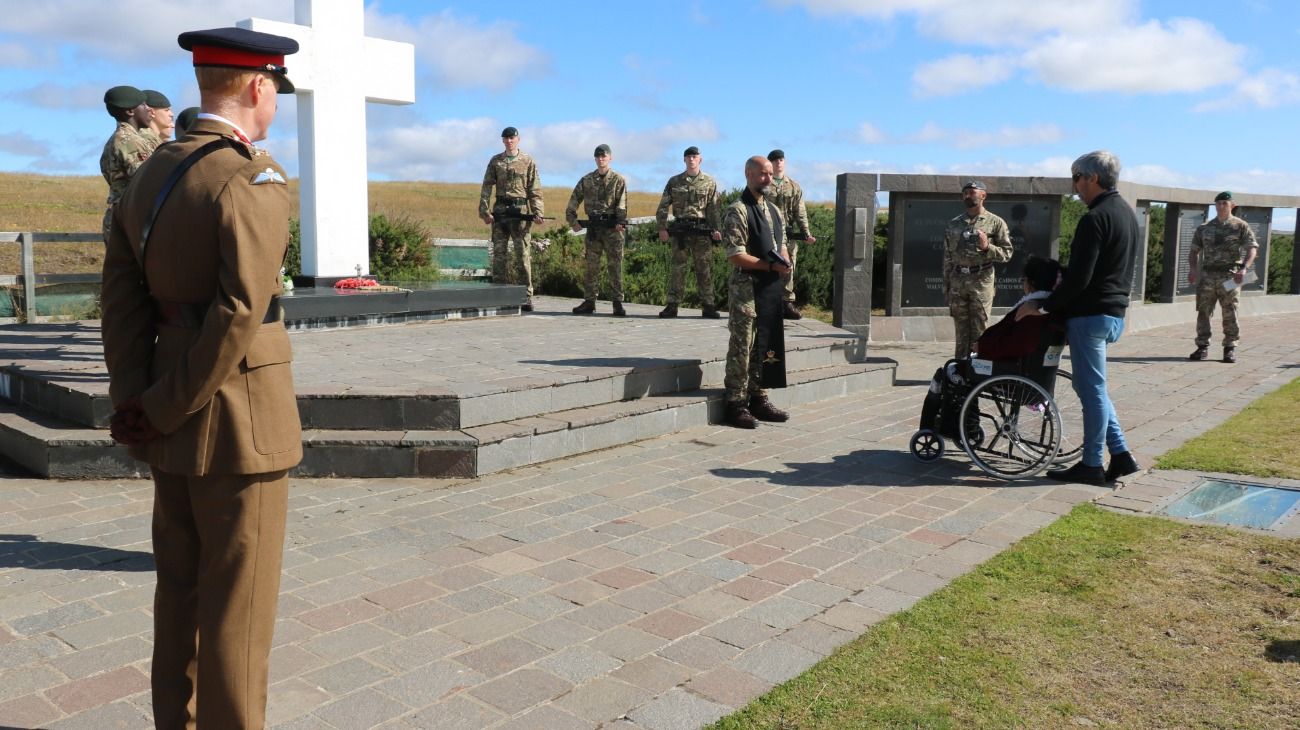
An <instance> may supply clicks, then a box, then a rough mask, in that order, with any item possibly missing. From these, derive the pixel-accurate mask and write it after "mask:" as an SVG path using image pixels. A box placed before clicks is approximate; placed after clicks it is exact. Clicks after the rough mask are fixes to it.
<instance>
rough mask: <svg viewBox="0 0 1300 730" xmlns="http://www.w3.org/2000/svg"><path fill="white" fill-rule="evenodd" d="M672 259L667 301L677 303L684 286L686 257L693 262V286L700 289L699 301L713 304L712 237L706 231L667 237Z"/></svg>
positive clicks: (707, 304) (679, 300)
mask: <svg viewBox="0 0 1300 730" xmlns="http://www.w3.org/2000/svg"><path fill="white" fill-rule="evenodd" d="M668 245H669V246H671V247H672V251H673V261H672V266H671V269H670V271H669V272H668V303H669V304H679V303H681V301H682V292H683V291H685V288H686V259H687V257H688V256H689V257H690V258H691V259H692V260H694V262H695V287H696V288H697V289H699V291H700V302H701V303H703V304H704V306H706V307H712V306H713V237H712V236H710V235H708V234H707V233H702V234H696V233H689V234H685V235H675V236H673V237H672V238H670V239H669V243H668Z"/></svg>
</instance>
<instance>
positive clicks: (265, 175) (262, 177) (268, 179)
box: [252, 167, 288, 185]
mask: <svg viewBox="0 0 1300 730" xmlns="http://www.w3.org/2000/svg"><path fill="white" fill-rule="evenodd" d="M267 183H275V184H277V185H288V183H286V182H285V181H284V175H281V174H280V173H279V172H276V171H275V169H273V168H270V167H268V168H266V169H265V170H263V171H261V172H259V173H257V175H255V176H253V183H252V184H253V185H265V184H267Z"/></svg>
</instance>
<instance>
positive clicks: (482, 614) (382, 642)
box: [0, 315, 1300, 730]
mask: <svg viewBox="0 0 1300 730" xmlns="http://www.w3.org/2000/svg"><path fill="white" fill-rule="evenodd" d="M1297 328H1300V316H1297V315H1286V316H1279V317H1274V318H1270V319H1267V320H1265V319H1261V318H1252V319H1249V320H1246V321H1244V322H1243V331H1244V332H1245V333H1246V336H1247V338H1248V339H1247V341H1246V342H1245V343H1244V344H1243V346H1242V347H1241V348H1240V349H1239V354H1240V357H1241V362H1240V363H1239V364H1237V365H1235V366H1229V365H1223V364H1220V363H1189V362H1187V361H1185V360H1184V359H1183V358H1184V356H1185V355H1186V353H1187V352H1188V351H1190V349H1191V344H1190V339H1191V338H1190V335H1191V332H1190V331H1188V328H1187V327H1185V326H1182V327H1178V328H1161V329H1154V330H1148V331H1146V332H1142V333H1139V334H1136V335H1133V336H1130V337H1126V338H1125V339H1124V340H1123V341H1121V342H1120V343H1119V344H1118V345H1117V346H1116V347H1115V348H1114V349H1113V350H1112V354H1113V359H1112V363H1113V365H1112V380H1113V392H1114V393H1115V395H1116V400H1117V402H1118V406H1119V411H1120V415H1121V420H1122V421H1123V422H1124V423H1125V425H1126V427H1127V429H1128V433H1129V437H1130V439H1131V441H1132V444H1133V446H1134V448H1135V450H1136V451H1137V452H1138V454H1139V456H1140V457H1141V458H1142V460H1143V461H1144V462H1149V461H1150V460H1151V458H1152V457H1153V456H1155V455H1156V454H1158V453H1160V452H1163V451H1164V450H1166V449H1168V448H1170V447H1171V446H1174V445H1177V444H1179V443H1181V442H1182V441H1184V440H1185V439H1187V438H1188V437H1190V436H1193V435H1195V434H1198V433H1200V432H1202V431H1204V430H1206V429H1207V428H1210V427H1212V426H1213V425H1215V424H1217V423H1219V422H1221V421H1222V420H1223V419H1225V418H1227V417H1228V416H1229V415H1231V414H1233V413H1235V412H1236V411H1238V410H1239V409H1240V408H1241V407H1242V406H1244V405H1245V404H1246V403H1248V402H1249V401H1250V400H1252V399H1253V398H1255V397H1257V396H1259V395H1261V394H1263V393H1266V392H1268V391H1271V390H1273V389H1275V388H1277V387H1278V386H1279V385H1281V384H1282V383H1284V382H1287V381H1288V380H1290V379H1291V378H1293V377H1295V376H1296V375H1297V374H1300V373H1297V371H1296V370H1295V369H1294V368H1295V367H1296V363H1297V362H1298V361H1300V340H1297V338H1296V337H1295V334H1294V333H1295V331H1296V330H1297ZM948 347H949V346H947V345H944V344H942V343H928V344H923V345H908V346H903V345H893V346H886V345H878V346H873V348H872V352H871V354H872V355H877V356H880V355H883V356H888V357H894V358H896V359H898V360H899V362H900V366H901V367H900V371H899V378H900V380H901V383H900V386H899V387H895V388H891V389H887V390H882V391H877V392H871V393H864V394H861V395H858V396H854V397H849V398H842V399H837V400H833V401H824V402H822V403H819V404H816V405H814V406H810V407H804V408H801V409H799V410H798V412H797V413H796V414H795V417H794V419H793V420H792V421H791V422H790V423H788V424H783V425H779V426H770V425H765V426H763V427H762V428H761V429H759V430H758V431H739V430H734V429H727V428H718V427H707V428H703V427H702V428H696V429H692V430H690V431H687V432H683V433H679V434H676V435H673V436H668V437H663V438H658V439H654V440H651V441H645V442H641V443H636V444H630V445H627V446H623V447H619V448H615V449H610V450H607V451H602V452H597V453H594V454H588V455H584V456H580V457H574V458H570V459H566V460H563V461H558V462H552V463H548V464H544V465H540V466H536V467H529V468H525V469H520V470H517V471H513V472H508V473H503V474H498V475H493V476H491V477H487V478H483V479H479V480H474V481H465V482H450V481H420V480H295V481H294V482H293V486H292V494H291V500H292V501H291V509H292V511H291V515H290V521H289V534H288V541H287V545H286V549H287V554H286V560H285V572H284V583H283V592H282V598H281V602H280V623H279V625H278V627H277V631H276V648H275V651H274V654H273V657H272V681H273V684H272V687H271V695H270V717H271V720H272V724H273V726H274V727H276V728H281V729H282V730H289V729H298V728H344V729H348V730H351V729H353V728H371V727H376V728H388V729H392V730H396V729H399V728H402V729H405V728H440V729H441V728H483V727H493V728H520V729H523V728H527V729H528V730H544V729H546V728H563V729H564V730H573V729H580V728H596V727H607V728H620V729H622V730H633V729H635V728H647V729H650V730H659V729H661V728H694V727H698V726H699V725H701V724H703V723H706V722H708V721H711V720H713V719H715V718H717V717H720V716H722V715H724V714H726V713H729V712H731V711H732V710H733V709H735V708H737V707H740V706H742V705H744V704H745V703H746V702H747V701H749V700H750V699H752V698H753V697H755V696H757V695H759V694H761V693H762V692H764V691H766V690H767V689H769V688H770V687H771V686H773V685H774V684H776V683H779V682H782V681H784V680H786V679H789V678H790V677H793V676H795V675H797V674H799V673H800V672H802V671H803V670H804V669H806V668H807V667H809V666H810V665H811V664H813V663H814V662H816V661H817V660H818V659H820V658H821V657H823V656H825V655H827V654H829V653H830V652H831V651H833V650H834V649H835V648H836V647H837V646H839V645H841V644H843V643H845V642H847V641H849V640H850V639H852V638H854V637H855V636H857V635H858V634H860V633H861V632H863V631H864V630H866V629H867V628H868V627H870V626H871V625H872V624H874V623H876V622H878V621H880V620H881V619H882V618H883V617H885V616H887V615H888V614H890V613H893V612H895V611H899V610H902V609H905V608H907V607H908V606H910V605H912V604H913V603H915V602H916V601H917V600H919V599H920V598H922V597H924V596H926V595H928V594H930V593H931V592H933V591H935V590H937V589H939V588H941V587H943V586H944V585H945V584H947V582H948V581H950V580H951V579H953V578H954V577H956V576H959V575H962V574H963V573H965V572H967V571H969V570H971V569H972V568H973V567H974V566H975V565H978V564H979V563H980V562H982V561H983V560H985V559H987V558H989V557H990V556H992V555H995V554H996V553H998V552H999V551H1001V550H1003V549H1004V548H1006V547H1007V546H1009V545H1011V544H1012V543H1014V542H1015V541H1016V540H1018V539H1020V538H1021V537H1023V536H1025V535H1028V534H1030V533H1032V532H1034V531H1036V530H1038V529H1039V528H1041V527H1043V526H1044V525H1047V524H1049V523H1050V522H1052V521H1053V520H1055V519H1056V518H1057V516H1058V515H1060V514H1062V513H1064V512H1066V511H1068V510H1069V509H1070V508H1071V507H1072V506H1073V505H1075V504H1077V503H1079V502H1082V501H1086V500H1090V499H1094V498H1097V497H1099V496H1103V495H1107V494H1110V490H1103V489H1095V488H1089V487H1083V486H1071V485H1055V484H1047V483H1045V482H1030V483H1022V484H1005V483H1000V482H996V481H993V480H990V479H988V478H986V477H984V476H982V474H981V473H980V472H978V470H976V469H974V468H973V467H971V466H970V464H969V463H967V462H966V460H965V458H964V457H962V456H948V457H945V458H944V459H942V460H940V461H939V462H936V463H934V464H929V465H923V464H920V463H918V462H916V461H914V460H913V459H912V458H911V457H910V456H909V455H908V454H907V452H906V443H907V440H908V438H909V437H910V435H911V433H912V431H913V430H914V428H915V425H916V424H915V422H916V420H917V417H918V415H919V408H920V402H921V398H922V396H923V393H924V383H925V381H926V380H927V379H928V377H929V375H930V373H931V372H932V371H933V369H934V368H935V367H936V364H937V363H938V362H941V361H942V359H943V357H944V353H945V352H946V351H947V349H948ZM1123 493H1124V490H1123V489H1121V490H1120V491H1119V492H1118V494H1119V495H1122V494H1123ZM1111 498H1112V499H1114V498H1115V497H1111ZM150 505H151V492H150V487H149V485H148V483H146V482H140V481H130V482H62V483H60V482H45V481H39V480H27V479H20V478H15V477H8V478H3V479H0V725H5V726H15V727H27V728H29V727H48V728H60V729H66V728H93V729H94V730H103V729H105V728H143V727H148V726H149V717H150V715H149V697H148V670H149V666H148V664H149V662H148V657H149V653H150V640H151V639H150V622H151V619H150V613H149V607H150V602H151V596H152V591H153V576H152V573H151V572H150V566H151V558H150V555H149V552H148V551H149V542H148V539H149V511H150Z"/></svg>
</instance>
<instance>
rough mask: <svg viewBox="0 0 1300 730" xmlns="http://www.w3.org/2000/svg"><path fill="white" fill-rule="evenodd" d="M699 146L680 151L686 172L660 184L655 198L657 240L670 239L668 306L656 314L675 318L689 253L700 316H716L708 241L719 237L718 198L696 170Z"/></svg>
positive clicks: (713, 187)
mask: <svg viewBox="0 0 1300 730" xmlns="http://www.w3.org/2000/svg"><path fill="white" fill-rule="evenodd" d="M701 159H702V158H701V157H700V148H699V147H696V146H694V145H692V146H690V147H687V148H686V151H685V152H683V153H682V160H683V161H684V162H685V163H686V171H685V172H682V173H681V174H678V175H673V176H672V177H671V178H669V179H668V184H667V185H665V186H664V194H663V196H662V197H661V198H660V199H659V210H658V211H657V212H656V213H655V220H656V221H657V222H658V223H659V240H660V241H667V240H669V238H670V237H671V238H672V242H673V243H672V249H673V256H672V265H671V267H670V268H671V271H670V273H669V275H668V306H666V307H664V309H663V311H662V312H660V313H659V316H660V317H676V316H677V305H678V303H679V302H681V298H682V290H683V288H684V287H685V283H686V254H687V251H689V252H690V254H691V257H692V258H693V259H694V260H695V284H696V286H697V287H699V290H700V301H701V303H702V309H703V312H702V316H704V317H708V318H709V319H717V318H718V317H719V316H721V315H719V314H718V307H717V305H715V304H714V301H713V256H712V244H713V242H714V241H721V240H722V233H721V232H720V229H721V227H722V224H721V217H722V216H721V211H720V209H719V208H720V203H721V197H720V196H719V195H718V184H717V183H716V182H715V181H714V180H713V178H712V177H710V176H709V175H707V174H705V173H703V172H701V171H700V161H701ZM669 208H671V209H672V212H673V216H674V220H673V222H672V224H671V225H670V224H669V223H668V210H669Z"/></svg>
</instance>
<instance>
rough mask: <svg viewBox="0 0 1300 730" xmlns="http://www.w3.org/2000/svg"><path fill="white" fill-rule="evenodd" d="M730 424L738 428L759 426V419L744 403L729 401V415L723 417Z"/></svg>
mask: <svg viewBox="0 0 1300 730" xmlns="http://www.w3.org/2000/svg"><path fill="white" fill-rule="evenodd" d="M723 420H724V421H726V423H727V425H728V426H735V427H736V428H758V421H756V420H754V415H753V414H752V413H750V412H749V409H748V408H746V407H745V404H744V403H728V404H727V415H726V416H725V417H724V418H723Z"/></svg>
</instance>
